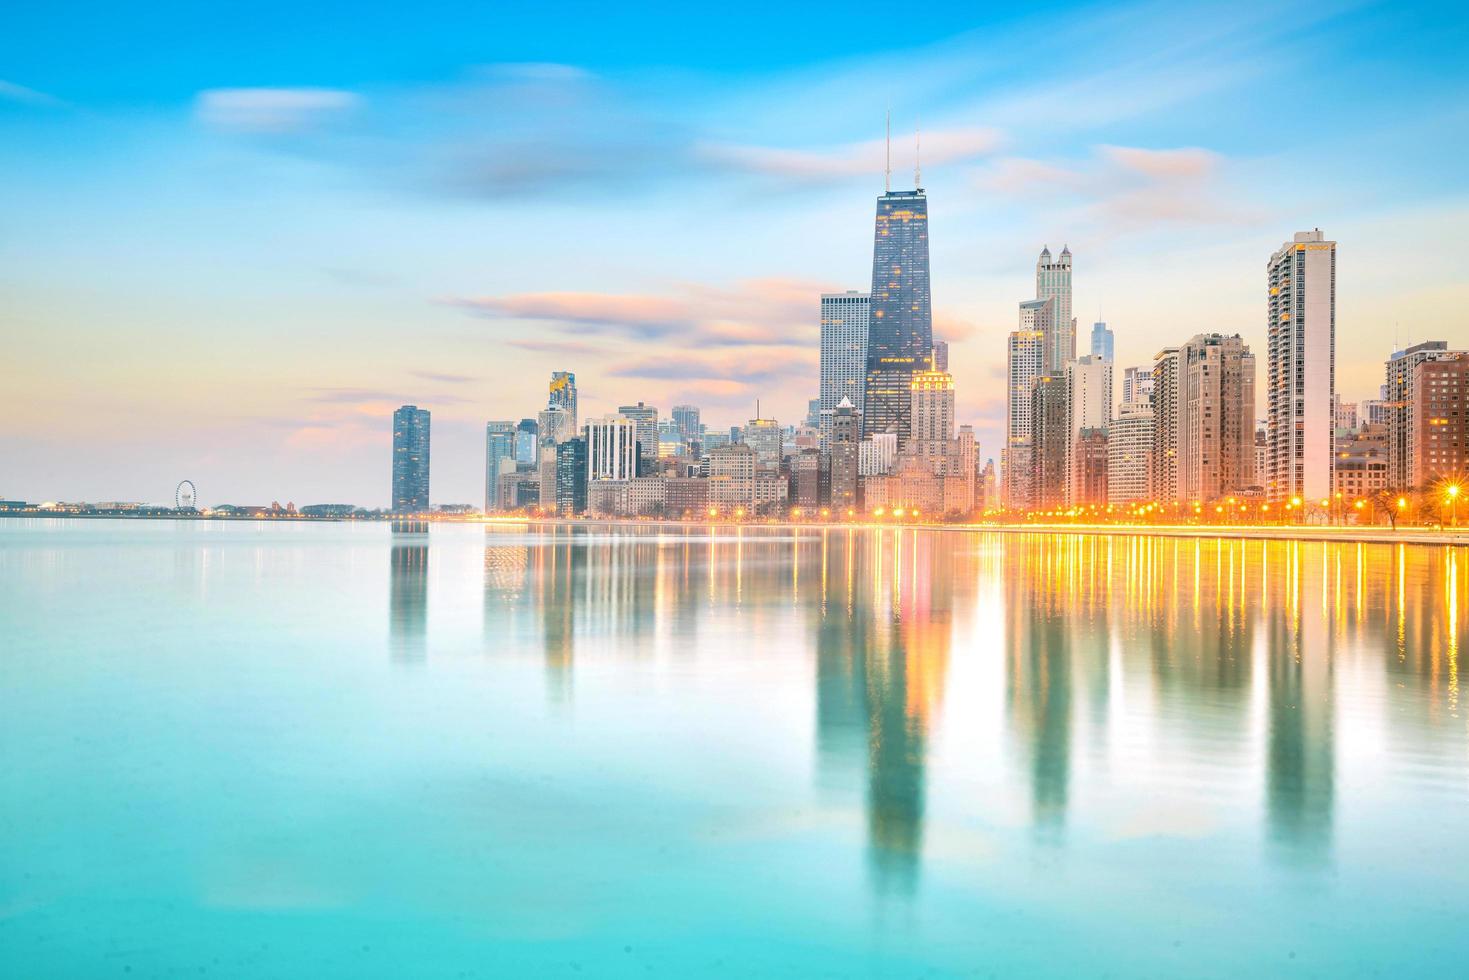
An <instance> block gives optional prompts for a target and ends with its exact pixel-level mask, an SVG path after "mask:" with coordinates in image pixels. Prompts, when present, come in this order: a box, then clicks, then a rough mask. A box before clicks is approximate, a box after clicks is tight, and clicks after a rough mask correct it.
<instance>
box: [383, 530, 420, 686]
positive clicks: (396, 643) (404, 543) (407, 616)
mask: <svg viewBox="0 0 1469 980" xmlns="http://www.w3.org/2000/svg"><path fill="white" fill-rule="evenodd" d="M428 533H429V526H428V523H427V522H425V521H394V522H393V525H392V535H393V543H392V546H391V548H390V549H389V555H390V560H389V565H388V638H389V647H390V649H391V651H392V655H393V657H394V659H396V660H422V659H423V658H424V655H425V642H426V634H427V632H428Z"/></svg>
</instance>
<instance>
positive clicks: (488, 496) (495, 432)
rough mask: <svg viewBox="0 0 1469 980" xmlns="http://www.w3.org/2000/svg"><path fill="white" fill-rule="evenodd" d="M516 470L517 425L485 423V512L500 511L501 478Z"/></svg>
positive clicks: (501, 506) (509, 422)
mask: <svg viewBox="0 0 1469 980" xmlns="http://www.w3.org/2000/svg"><path fill="white" fill-rule="evenodd" d="M514 469H515V423H514V422H511V421H508V420H507V421H503V422H486V423H485V510H487V511H490V510H500V509H502V508H503V506H504V504H503V503H502V501H501V500H500V477H501V476H502V475H503V474H505V473H508V472H511V471H513V470H514Z"/></svg>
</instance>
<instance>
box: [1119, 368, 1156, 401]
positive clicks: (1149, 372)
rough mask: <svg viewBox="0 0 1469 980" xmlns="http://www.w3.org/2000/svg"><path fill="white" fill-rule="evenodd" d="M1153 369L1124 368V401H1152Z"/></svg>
mask: <svg viewBox="0 0 1469 980" xmlns="http://www.w3.org/2000/svg"><path fill="white" fill-rule="evenodd" d="M1152 400H1153V369H1152V368H1150V367H1130V368H1123V369H1122V403H1123V404H1124V405H1125V404H1127V403H1128V402H1152Z"/></svg>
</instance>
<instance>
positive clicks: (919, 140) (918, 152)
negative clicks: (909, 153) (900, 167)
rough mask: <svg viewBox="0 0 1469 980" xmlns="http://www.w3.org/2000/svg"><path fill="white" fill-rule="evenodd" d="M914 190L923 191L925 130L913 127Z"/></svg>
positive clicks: (920, 127)
mask: <svg viewBox="0 0 1469 980" xmlns="http://www.w3.org/2000/svg"><path fill="white" fill-rule="evenodd" d="M913 188H914V189H915V190H920V191H921V190H923V128H922V126H921V125H918V126H914V127H913Z"/></svg>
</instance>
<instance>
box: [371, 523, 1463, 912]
mask: <svg viewBox="0 0 1469 980" xmlns="http://www.w3.org/2000/svg"><path fill="white" fill-rule="evenodd" d="M396 553H397V549H395V554H396ZM418 554H419V556H420V557H419V558H418V559H416V563H415V562H413V561H409V562H404V563H403V564H404V574H403V575H402V576H401V577H400V576H399V574H398V569H399V565H400V559H399V558H396V557H395V559H394V568H395V589H394V609H395V615H394V621H395V623H401V624H402V628H399V632H404V631H405V630H406V628H407V627H408V626H409V625H410V624H416V629H417V631H418V632H419V633H420V634H421V632H422V624H423V619H424V612H423V596H424V588H425V579H424V577H423V571H422V568H423V555H424V551H423V550H422V549H420V550H419V552H418ZM1463 560H1464V559H1463V556H1462V554H1461V553H1460V552H1458V551H1457V550H1455V549H1436V548H1407V547H1401V548H1399V547H1392V546H1374V545H1356V544H1348V545H1331V544H1299V543H1289V542H1268V543H1267V542H1258V541H1250V542H1245V541H1227V540H1192V539H1163V538H1157V539H1149V538H1132V537H1120V536H1119V537H1079V536H1064V535H1040V534H1037V535H995V534H961V533H933V532H923V531H912V530H896V529H887V530H877V529H862V530H849V529H830V530H824V531H821V530H817V531H809V530H808V531H802V532H791V531H788V530H784V529H756V528H721V529H716V530H713V531H711V530H709V529H703V528H695V527H688V528H678V529H672V530H666V531H659V532H655V531H651V530H650V531H646V532H643V531H637V532H632V531H620V532H613V533H608V532H606V531H597V530H595V529H592V528H587V527H584V526H574V527H562V528H556V527H538V528H530V527H524V528H518V529H517V528H494V529H490V530H487V531H486V537H485V548H484V569H485V573H484V574H485V579H484V590H485V598H484V616H485V633H486V645H487V647H495V646H498V645H500V644H502V643H503V644H505V645H506V646H507V647H513V646H514V643H513V641H514V640H515V639H516V637H517V635H524V637H525V638H527V639H530V638H531V636H530V635H531V634H534V640H535V641H536V644H527V646H530V645H538V647H539V649H540V650H541V651H543V658H544V664H545V671H546V677H547V691H548V696H549V697H550V698H551V699H552V700H553V701H557V702H564V701H567V700H569V699H570V697H571V694H572V691H573V689H574V688H573V679H574V676H575V673H576V669H577V664H578V661H579V658H585V657H587V656H588V655H593V656H595V655H596V654H598V653H600V652H602V651H607V650H610V651H613V652H614V653H615V654H616V655H618V656H625V657H635V658H666V662H667V663H668V664H677V663H680V662H682V661H684V660H686V659H688V658H691V657H697V656H700V655H702V654H701V651H703V650H705V649H706V648H709V649H713V650H715V651H717V652H716V655H717V656H720V657H726V658H728V657H736V656H748V655H752V653H759V654H760V655H762V656H773V657H779V658H786V657H809V658H810V660H811V666H812V671H813V673H812V675H811V676H812V694H811V696H812V710H813V712H814V719H815V725H814V777H815V789H816V793H817V795H818V797H819V799H820V800H822V801H823V804H824V805H828V806H837V807H840V806H843V805H846V804H847V803H848V802H856V803H858V804H859V805H860V806H861V807H862V808H863V810H864V811H865V828H866V838H867V855H868V860H867V865H868V874H869V875H870V878H871V881H872V882H873V886H874V888H875V890H877V891H879V892H892V893H896V894H906V893H910V892H912V891H913V890H914V889H915V888H917V887H918V885H919V883H920V875H921V871H922V869H923V864H924V850H925V824H926V822H928V820H929V819H930V818H929V809H930V806H931V803H930V800H929V795H930V783H931V782H932V781H933V779H934V775H933V765H934V759H933V755H934V746H935V744H936V741H937V740H940V739H942V738H943V737H944V733H945V727H946V724H947V723H948V722H947V721H946V718H947V717H948V716H954V715H956V713H957V720H958V723H959V725H960V728H961V729H965V730H968V729H972V728H974V727H975V726H976V724H977V721H978V719H977V716H979V715H982V714H983V713H984V712H986V711H988V712H990V713H991V714H994V711H993V710H992V709H989V708H985V707H983V700H982V699H983V697H984V696H985V694H984V692H985V691H986V690H993V691H994V692H995V700H994V701H993V705H994V706H995V708H996V709H998V712H999V714H998V717H997V718H996V727H995V728H994V732H995V733H996V735H997V736H998V742H996V744H995V745H994V751H995V753H996V758H997V759H998V760H1000V764H1001V765H1004V764H1006V760H1008V764H1009V765H1010V766H1011V767H1012V769H1011V771H1012V772H1013V776H1014V781H1013V788H1014V789H1015V791H1016V792H1015V796H1014V799H1013V801H1012V800H1008V799H1004V798H996V799H994V800H986V799H978V798H977V799H974V800H971V801H969V804H968V805H969V806H970V807H971V808H972V810H973V812H974V813H975V814H976V816H977V818H978V819H981V820H984V819H993V820H1001V819H1002V814H1005V815H1008V814H1009V813H1010V812H1011V811H1010V810H1009V809H1008V808H1009V807H1010V805H1011V803H1012V802H1013V803H1014V804H1017V805H1018V812H1019V813H1021V814H1023V816H1022V819H1023V820H1024V821H1025V825H1026V829H1027V831H1028V835H1029V837H1030V839H1031V840H1032V841H1033V842H1034V844H1035V846H1036V847H1037V848H1039V850H1038V851H1037V853H1058V851H1059V850H1060V849H1064V848H1068V847H1071V846H1072V838H1074V837H1075V828H1076V827H1077V826H1080V825H1082V824H1085V825H1088V826H1090V825H1091V824H1092V823H1093V822H1094V821H1095V820H1097V819H1098V815H1097V813H1096V812H1094V810H1092V809H1086V810H1084V809H1083V808H1094V807H1096V806H1097V801H1098V800H1108V801H1110V803H1111V805H1112V806H1114V807H1115V808H1116V809H1118V810H1119V811H1122V812H1123V814H1124V816H1127V820H1129V821H1131V823H1130V824H1129V828H1128V829H1127V830H1126V832H1127V833H1143V834H1149V833H1158V832H1163V831H1159V830H1158V829H1156V828H1158V827H1162V828H1165V830H1166V832H1167V833H1185V834H1202V833H1204V832H1205V831H1204V830H1203V829H1201V828H1205V827H1210V826H1214V823H1215V822H1217V821H1218V820H1219V819H1220V817H1219V814H1221V813H1237V812H1240V811H1242V810H1246V811H1249V812H1250V813H1251V814H1252V817H1251V820H1252V823H1251V827H1252V833H1253V834H1254V835H1255V836H1256V837H1257V838H1258V839H1259V841H1260V844H1259V847H1258V852H1259V853H1260V855H1261V857H1262V858H1263V859H1264V860H1266V861H1268V862H1271V863H1274V864H1277V865H1280V866H1282V867H1293V868H1300V869H1306V870H1310V869H1319V868H1329V867H1330V866H1331V864H1332V862H1333V860H1334V858H1333V848H1334V839H1335V830H1334V827H1335V822H1336V813H1337V810H1338V808H1339V806H1340V805H1341V801H1340V795H1341V792H1342V791H1341V788H1340V787H1341V782H1340V778H1339V775H1338V768H1339V765H1340V762H1339V760H1340V752H1341V749H1340V748H1339V741H1340V740H1341V739H1342V738H1343V730H1342V725H1341V723H1340V722H1339V721H1338V719H1339V718H1340V717H1342V713H1343V711H1344V710H1346V709H1344V708H1343V692H1342V690H1341V684H1342V681H1341V677H1342V673H1341V672H1342V670H1343V666H1342V665H1343V663H1344V662H1350V663H1351V664H1352V665H1353V666H1352V670H1353V674H1352V677H1353V684H1352V686H1351V691H1350V692H1349V693H1350V697H1351V699H1352V700H1351V705H1352V707H1351V709H1350V710H1351V711H1352V712H1353V713H1354V714H1357V715H1360V714H1362V713H1363V712H1366V713H1368V714H1371V713H1372V712H1380V713H1382V715H1383V717H1381V718H1380V719H1378V720H1375V721H1372V722H1371V724H1373V725H1377V726H1378V728H1379V729H1380V730H1381V731H1383V732H1384V741H1385V745H1384V750H1385V751H1388V752H1390V753H1396V754H1398V755H1400V756H1402V757H1404V758H1405V759H1409V760H1411V761H1413V762H1415V763H1421V761H1422V759H1423V757H1424V754H1425V753H1432V752H1442V751H1444V749H1443V747H1442V745H1443V743H1440V742H1434V741H1432V740H1430V741H1429V742H1428V743H1427V744H1425V742H1424V740H1423V739H1422V738H1421V737H1420V730H1421V728H1422V726H1423V725H1425V724H1427V725H1429V726H1438V727H1440V728H1444V729H1446V730H1449V731H1454V732H1458V733H1459V734H1460V735H1462V734H1463V732H1464V721H1463V718H1462V717H1461V716H1460V714H1459V709H1458V697H1459V691H1458V650H1459V646H1460V643H1461V639H1462V638H1461V635H1460V633H1461V629H1462V625H1461V623H1460V616H1459V608H1460V603H1461V602H1462V601H1463V598H1464V590H1465V587H1466V583H1465V578H1466V576H1465V574H1464V570H1463V569H1462V568H1461V565H1462V562H1463ZM415 568H416V569H417V571H416V572H413V571H412V570H413V569H415ZM400 578H401V581H400ZM986 595H993V596H994V601H993V602H992V603H990V605H989V606H985V607H984V608H981V602H980V598H981V597H983V596H986ZM793 618H794V621H795V622H796V623H799V624H800V631H799V632H797V633H796V634H795V635H794V636H793V635H792V634H791V633H790V624H791V623H792V620H793ZM395 628H397V627H395ZM492 637H493V638H494V642H493V643H492V642H491V639H492ZM802 637H804V639H803V638H802ZM747 644H748V645H749V646H750V647H751V648H752V649H746V645H747ZM960 650H962V651H963V654H962V656H963V658H964V660H963V662H965V663H967V664H968V665H970V667H971V669H972V670H973V671H974V673H975V676H976V677H980V678H983V681H982V682H979V681H976V682H975V683H974V684H973V685H972V688H970V689H966V692H967V693H966V695H965V697H964V698H962V699H961V701H962V703H961V704H960V705H957V706H956V705H947V706H946V701H948V700H950V699H952V697H953V696H954V695H953V694H952V693H951V692H948V691H947V688H948V686H949V678H950V674H951V672H952V671H953V669H954V668H955V667H956V665H957V664H959V663H960V662H961V661H960V659H959V658H960V654H959V653H958V652H957V651H960ZM991 665H992V666H991ZM1388 692H1396V693H1395V694H1394V696H1391V697H1389V696H1388ZM966 737H969V738H976V737H977V736H974V735H972V734H970V735H968V736H966ZM991 740H992V741H993V739H991ZM976 748H981V749H983V748H987V746H985V745H984V744H983V743H974V744H971V745H970V746H969V748H968V749H967V750H966V751H969V752H970V753H971V754H972V752H973V750H974V749H976ZM950 764H951V765H958V766H961V767H962V766H965V765H969V766H971V767H974V766H978V765H979V763H977V762H965V761H960V762H957V763H950ZM1404 771H1406V772H1412V771H1414V770H1411V769H1408V770H1404ZM975 778H980V777H979V776H978V775H976V776H975ZM1079 814H1083V815H1084V819H1081V818H1079V816H1078V815H1079ZM1004 819H1009V817H1008V816H1005V817H1004ZM1134 825H1136V826H1134ZM1139 828H1141V829H1139Z"/></svg>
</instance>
